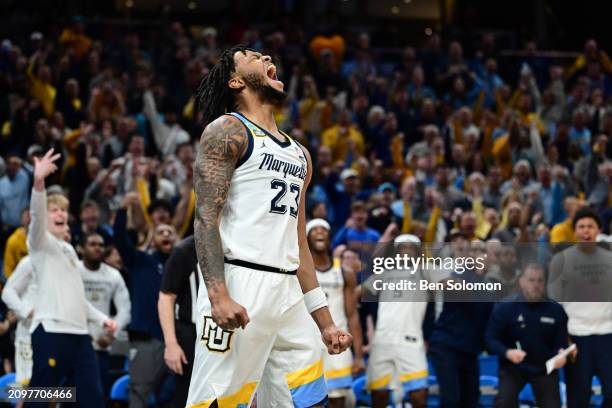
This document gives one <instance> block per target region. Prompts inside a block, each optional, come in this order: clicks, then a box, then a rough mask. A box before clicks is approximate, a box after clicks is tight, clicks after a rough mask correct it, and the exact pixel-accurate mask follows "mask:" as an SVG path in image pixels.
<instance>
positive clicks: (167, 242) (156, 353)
mask: <svg viewBox="0 0 612 408" xmlns="http://www.w3.org/2000/svg"><path fill="white" fill-rule="evenodd" d="M131 200H133V198H131V197H130V196H129V195H128V196H126V198H125V200H124V201H123V206H122V207H121V208H120V209H119V210H118V211H117V215H116V216H115V224H114V227H113V229H114V234H113V239H114V241H115V246H116V247H117V250H118V251H119V254H120V255H121V259H122V260H123V264H124V266H125V269H126V272H127V276H128V278H127V281H128V287H129V289H130V295H131V298H132V309H131V311H132V316H131V321H130V325H129V326H128V335H129V339H130V354H129V358H130V365H129V369H130V370H129V371H130V407H147V406H148V402H149V394H151V393H153V392H155V390H156V389H157V387H158V386H159V385H160V384H161V383H162V381H163V379H164V377H165V375H166V373H167V370H166V365H165V364H164V341H163V339H164V338H163V335H162V329H161V326H160V323H159V317H158V314H157V298H158V296H159V289H160V287H161V282H162V274H163V272H164V265H165V263H166V260H167V259H168V257H169V255H170V252H171V251H172V248H173V247H174V243H175V241H176V232H175V230H174V227H172V226H170V225H168V224H163V223H162V224H158V225H157V226H156V227H155V229H154V231H153V239H152V242H151V247H150V248H149V249H148V250H147V251H141V250H139V249H138V248H136V246H135V245H134V243H133V242H132V241H131V240H130V238H129V237H128V234H127V207H128V206H129V205H130V202H131Z"/></svg>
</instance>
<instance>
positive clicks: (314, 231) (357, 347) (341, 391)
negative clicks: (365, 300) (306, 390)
mask: <svg viewBox="0 0 612 408" xmlns="http://www.w3.org/2000/svg"><path fill="white" fill-rule="evenodd" d="M330 230H331V227H330V226H329V223H328V222H327V221H325V220H324V219H321V218H316V219H314V220H311V221H309V222H308V223H307V224H306V236H307V237H308V247H309V248H310V252H311V253H312V260H313V261H314V266H315V270H316V271H317V280H318V281H319V284H320V285H321V288H322V289H323V291H324V292H325V295H326V296H327V301H328V302H329V311H330V313H331V315H332V318H333V319H334V321H335V322H336V324H337V325H338V327H340V328H342V329H343V330H348V331H349V333H351V336H353V351H354V353H355V360H354V361H353V356H352V354H351V351H350V350H346V351H344V352H343V353H341V354H338V355H324V356H323V369H324V373H325V380H326V381H327V388H328V394H327V395H328V397H329V406H330V408H336V407H338V408H343V407H344V406H345V401H346V398H347V396H348V394H349V392H350V388H351V384H352V382H353V378H352V374H359V373H360V372H362V371H363V370H364V368H365V365H364V361H363V350H362V344H361V340H362V337H361V324H360V323H359V315H358V314H357V304H356V302H355V301H356V298H355V287H356V286H357V277H356V276H355V274H354V273H353V271H352V270H348V269H347V268H346V267H345V266H344V265H341V261H340V259H334V258H333V257H332V255H331V248H330Z"/></svg>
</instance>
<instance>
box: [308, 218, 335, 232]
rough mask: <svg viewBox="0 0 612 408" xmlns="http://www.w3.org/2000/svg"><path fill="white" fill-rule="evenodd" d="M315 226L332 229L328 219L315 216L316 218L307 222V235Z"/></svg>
mask: <svg viewBox="0 0 612 408" xmlns="http://www.w3.org/2000/svg"><path fill="white" fill-rule="evenodd" d="M315 227H323V228H325V229H326V230H328V231H331V227H330V226H329V223H328V222H327V221H325V220H324V219H323V218H315V219H314V220H310V221H308V222H307V223H306V235H308V234H310V231H311V230H312V229H313V228H315Z"/></svg>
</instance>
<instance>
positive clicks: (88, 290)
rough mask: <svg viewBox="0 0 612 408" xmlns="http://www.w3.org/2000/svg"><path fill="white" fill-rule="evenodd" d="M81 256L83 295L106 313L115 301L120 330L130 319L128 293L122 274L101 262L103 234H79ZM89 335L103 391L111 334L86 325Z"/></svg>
mask: <svg viewBox="0 0 612 408" xmlns="http://www.w3.org/2000/svg"><path fill="white" fill-rule="evenodd" d="M81 245H82V255H83V259H82V260H81V262H80V263H79V271H80V272H81V277H82V278H83V285H84V286H85V297H86V298H87V300H88V301H89V302H90V303H91V304H92V305H93V306H94V307H95V308H96V309H98V310H99V311H101V312H102V313H104V314H106V315H109V314H110V311H111V303H114V304H115V309H116V310H117V314H116V315H115V316H114V320H115V321H116V322H117V330H123V329H124V328H125V327H126V326H127V325H128V324H129V323H130V319H131V315H130V311H131V309H132V304H131V302H130V293H129V292H128V288H127V286H126V285H125V281H124V280H123V277H122V276H121V273H120V272H119V271H118V270H117V269H115V268H113V267H112V266H110V265H107V264H105V263H104V262H102V261H103V260H104V255H105V253H106V244H105V243H104V237H102V235H100V234H98V233H97V232H88V233H86V234H85V235H84V236H83V237H82V243H81ZM89 334H90V335H91V337H92V338H93V348H94V350H95V351H96V355H97V356H98V366H99V368H100V379H101V380H102V387H103V389H104V394H105V395H106V394H108V391H110V386H111V384H110V376H109V372H108V369H109V364H110V355H109V349H110V345H111V343H112V342H113V336H112V335H110V334H108V333H105V332H104V331H103V330H101V329H100V328H99V327H97V326H96V325H93V324H90V325H89Z"/></svg>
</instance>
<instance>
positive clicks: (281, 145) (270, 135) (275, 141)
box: [232, 112, 291, 148]
mask: <svg viewBox="0 0 612 408" xmlns="http://www.w3.org/2000/svg"><path fill="white" fill-rule="evenodd" d="M232 114H233V115H238V116H240V117H242V119H244V120H246V121H248V122H250V123H252V124H253V125H255V126H257V127H258V128H259V129H260V130H261V131H262V132H264V133H265V134H266V136H268V137H269V138H270V139H272V141H273V142H274V143H276V144H277V145H279V146H280V147H283V148H285V147H289V146H291V139H290V138H289V137H287V135H286V134H285V137H287V140H286V141H284V142H281V141H280V140H278V139H277V138H276V137H275V136H274V135H272V133H270V132H268V131H267V130H266V129H264V128H263V127H261V126H259V125H258V124H257V123H255V122H253V121H252V120H251V119H249V118H247V117H246V116H244V115H243V114H242V113H240V112H232ZM283 134H284V133H283Z"/></svg>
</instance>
